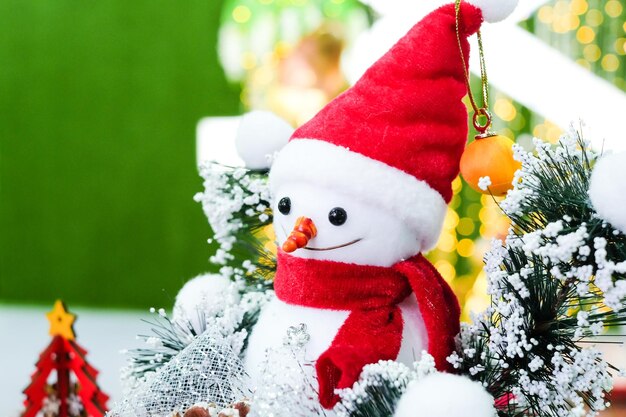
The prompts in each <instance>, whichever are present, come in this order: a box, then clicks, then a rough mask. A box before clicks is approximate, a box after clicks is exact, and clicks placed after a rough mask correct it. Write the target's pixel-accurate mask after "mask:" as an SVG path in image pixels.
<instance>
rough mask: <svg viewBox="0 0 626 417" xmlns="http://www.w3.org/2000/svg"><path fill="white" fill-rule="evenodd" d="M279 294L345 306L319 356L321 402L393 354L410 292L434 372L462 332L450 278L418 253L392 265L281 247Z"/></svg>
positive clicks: (289, 299) (332, 400) (294, 300)
mask: <svg viewBox="0 0 626 417" xmlns="http://www.w3.org/2000/svg"><path fill="white" fill-rule="evenodd" d="M274 290H275V291H276V296H277V297H278V298H279V299H280V300H282V301H284V302H286V303H289V304H295V305H301V306H306V307H314V308H322V309H331V310H350V314H349V316H348V318H347V319H346V321H345V322H344V323H343V325H342V326H341V328H340V329H339V332H338V333H337V335H336V336H335V339H334V340H333V342H332V344H331V346H330V347H329V348H328V350H326V351H325V352H324V353H322V355H321V356H320V357H319V358H318V359H317V362H316V370H317V378H318V382H319V397H320V403H321V404H322V405H323V406H324V407H326V408H331V407H332V406H334V405H335V404H336V403H337V401H338V400H339V398H338V396H337V395H336V394H335V389H342V388H348V387H351V386H352V385H353V384H354V382H356V381H357V379H358V378H359V375H360V373H361V370H362V369H363V366H365V365H367V364H370V363H376V362H378V361H380V360H394V359H396V357H397V356H398V353H399V351H400V345H401V343H402V327H403V320H402V313H401V311H400V308H399V307H398V306H397V304H398V303H399V302H401V301H402V300H403V299H405V298H406V297H407V296H408V295H409V294H410V293H411V290H413V292H415V295H416V297H417V301H418V304H419V308H420V312H421V314H422V319H423V320H424V324H425V326H426V331H427V334H428V351H429V353H430V354H431V355H433V357H434V358H435V363H436V365H437V368H438V369H439V370H448V369H449V364H448V363H447V362H446V357H447V356H448V355H449V354H450V353H451V352H452V350H453V349H454V337H455V336H456V335H457V334H458V332H459V316H460V309H459V304H458V301H457V299H456V297H455V296H454V294H453V293H452V290H451V289H450V287H449V286H448V284H447V283H446V282H445V281H444V280H443V279H442V278H441V276H440V275H439V273H437V270H436V269H435V268H434V267H433V266H432V265H431V264H430V262H428V261H427V260H426V259H425V258H424V257H423V256H422V255H416V256H414V257H412V258H411V259H409V260H406V261H402V262H399V263H397V264H395V265H394V266H393V267H390V268H385V267H378V266H367V265H354V264H345V263H340V262H332V261H319V260H313V259H302V258H297V257H295V256H290V255H287V254H285V253H284V252H282V251H279V253H278V267H277V270H276V277H275V280H274Z"/></svg>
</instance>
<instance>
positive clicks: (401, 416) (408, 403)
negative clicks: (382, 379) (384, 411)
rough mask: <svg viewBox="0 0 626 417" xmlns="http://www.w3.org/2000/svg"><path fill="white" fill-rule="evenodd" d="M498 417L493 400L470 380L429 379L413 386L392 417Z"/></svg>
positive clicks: (452, 377)
mask: <svg viewBox="0 0 626 417" xmlns="http://www.w3.org/2000/svg"><path fill="white" fill-rule="evenodd" d="M416 416H420V417H495V416H496V410H495V407H494V406H493V397H492V396H491V395H489V393H488V392H487V391H486V390H485V388H483V386H482V385H481V384H480V383H478V382H475V381H472V380H470V379H469V378H468V377H465V376H461V375H452V374H447V373H441V372H439V373H436V374H432V375H429V376H427V377H425V378H423V379H420V380H418V381H416V382H414V383H413V384H411V385H410V386H409V387H408V388H407V390H406V392H405V393H404V394H403V395H402V397H401V398H400V401H399V402H398V406H397V407H396V412H395V413H394V415H393V417H416Z"/></svg>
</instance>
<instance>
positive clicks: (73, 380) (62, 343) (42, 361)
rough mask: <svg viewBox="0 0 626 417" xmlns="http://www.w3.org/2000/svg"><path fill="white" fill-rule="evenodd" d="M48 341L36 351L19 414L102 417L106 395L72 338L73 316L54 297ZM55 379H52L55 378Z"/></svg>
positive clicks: (57, 416) (95, 374)
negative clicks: (43, 347) (37, 354)
mask: <svg viewBox="0 0 626 417" xmlns="http://www.w3.org/2000/svg"><path fill="white" fill-rule="evenodd" d="M46 316H47V317H48V321H49V322H50V335H51V336H52V341H51V342H50V344H49V345H48V347H47V348H46V349H45V350H44V351H43V352H42V353H41V354H40V355H39V360H38V361H37V363H36V365H35V366H36V367H37V369H36V370H35V372H34V373H33V375H32V376H31V383H30V385H28V387H26V389H25V390H24V394H25V395H26V400H24V405H25V406H26V409H25V411H24V412H23V413H22V417H35V416H36V415H37V414H38V413H39V412H42V414H43V415H44V417H103V416H104V413H105V411H106V402H107V400H108V399H109V397H108V396H107V395H106V394H104V393H103V392H102V391H100V388H98V385H97V384H96V376H97V375H98V371H96V369H95V368H93V367H92V366H91V365H90V364H89V363H88V362H87V361H86V360H85V355H86V354H87V351H85V350H84V349H83V348H82V347H80V346H79V345H78V344H77V343H76V342H75V335H74V330H73V328H72V326H73V324H74V321H75V320H76V316H75V315H74V314H71V313H69V312H68V311H67V310H66V308H65V305H64V304H63V302H62V301H61V300H57V302H56V303H55V304H54V308H53V309H52V311H50V312H49V313H48V314H46ZM55 379H56V380H55Z"/></svg>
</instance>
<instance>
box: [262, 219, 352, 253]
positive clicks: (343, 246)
mask: <svg viewBox="0 0 626 417" xmlns="http://www.w3.org/2000/svg"><path fill="white" fill-rule="evenodd" d="M280 228H281V229H282V230H283V233H284V234H285V236H289V235H288V234H287V231H286V230H285V228H284V227H283V225H282V224H281V225H280ZM362 240H363V238H362V237H360V238H358V239H354V240H353V241H351V242H348V243H343V244H341V245H337V246H329V247H326V248H312V247H310V246H305V247H304V248H302V249H307V250H313V251H320V252H321V251H325V250H333V249H341V248H345V247H346V246H350V245H354V244H355V243H358V242H360V241H362ZM274 243H276V246H278V247H280V244H279V243H278V241H276V242H274Z"/></svg>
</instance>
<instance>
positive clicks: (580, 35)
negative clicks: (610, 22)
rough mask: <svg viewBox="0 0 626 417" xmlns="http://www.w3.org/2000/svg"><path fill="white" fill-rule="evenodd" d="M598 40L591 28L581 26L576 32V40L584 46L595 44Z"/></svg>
mask: <svg viewBox="0 0 626 417" xmlns="http://www.w3.org/2000/svg"><path fill="white" fill-rule="evenodd" d="M595 38H596V32H594V30H593V29H592V28H590V27H589V26H581V27H580V28H579V29H578V31H577V32H576V39H577V40H578V42H580V43H582V44H588V43H591V42H593V40H594V39H595Z"/></svg>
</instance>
